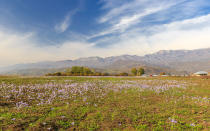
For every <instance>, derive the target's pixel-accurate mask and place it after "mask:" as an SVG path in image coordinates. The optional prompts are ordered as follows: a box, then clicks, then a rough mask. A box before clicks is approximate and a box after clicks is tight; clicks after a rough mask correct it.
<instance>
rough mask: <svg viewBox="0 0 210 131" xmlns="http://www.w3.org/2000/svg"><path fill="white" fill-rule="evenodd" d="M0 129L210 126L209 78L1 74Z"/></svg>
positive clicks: (147, 128) (200, 128)
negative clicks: (19, 75)
mask: <svg viewBox="0 0 210 131" xmlns="http://www.w3.org/2000/svg"><path fill="white" fill-rule="evenodd" d="M0 130H34V131H37V130H129V131H130V130H131V131H132V130H206V131H207V130H210V79H201V78H199V77H193V78H187V77H155V78H136V77H133V78H132V77H35V78H29V77H28V78H26V77H25V78H24V77H23V78H21V77H3V76H2V77H0Z"/></svg>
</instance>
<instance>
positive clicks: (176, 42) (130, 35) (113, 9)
mask: <svg viewBox="0 0 210 131" xmlns="http://www.w3.org/2000/svg"><path fill="white" fill-rule="evenodd" d="M101 3H103V6H102V8H101V10H103V11H105V12H106V13H103V14H102V15H101V16H100V17H97V18H96V19H97V22H96V23H95V24H96V25H97V24H98V25H105V26H103V27H101V28H100V29H99V30H97V31H95V30H94V31H92V33H91V34H87V35H84V34H79V33H78V32H77V33H74V32H71V34H70V35H71V37H67V39H64V40H62V41H61V42H57V43H55V44H53V45H50V44H46V43H43V41H40V40H39V36H38V35H37V34H38V33H39V32H36V31H31V32H26V33H24V32H18V31H15V30H10V29H9V28H0V60H1V61H0V66H7V65H11V64H17V63H29V62H37V61H49V60H50V61H56V60H66V59H76V58H80V57H89V56H101V57H106V56H114V55H122V54H130V55H145V54H148V53H153V52H156V51H158V50H163V49H164V50H171V49H173V50H175V49H198V48H209V47H210V37H209V34H210V14H209V13H203V11H202V10H201V8H202V7H204V5H205V6H208V3H207V1H206V0H200V1H199V2H198V1H195V0H192V1H190V2H187V3H186V0H178V1H174V0H161V1H159V0H132V1H129V2H128V1H126V0H122V1H113V0H101ZM77 12H78V10H77V9H76V10H73V11H72V12H69V13H67V15H66V16H65V18H64V20H63V21H62V22H61V23H59V24H57V25H56V26H55V27H52V28H53V29H54V28H55V29H56V31H57V32H59V33H63V32H65V33H66V31H67V30H68V28H69V26H70V25H71V20H72V18H73V17H72V16H73V15H75V14H76V13H77ZM196 13H197V14H196ZM169 14H170V15H169ZM192 14H194V16H193V15H192ZM171 15H172V16H173V17H172V16H171ZM169 19H170V20H169ZM84 24H85V23H84ZM78 36H82V37H83V38H80V37H78ZM72 37H74V38H72ZM81 39H82V40H81ZM90 41H91V42H90Z"/></svg>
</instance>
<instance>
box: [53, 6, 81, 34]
mask: <svg viewBox="0 0 210 131" xmlns="http://www.w3.org/2000/svg"><path fill="white" fill-rule="evenodd" d="M77 12H78V9H75V10H73V11H70V12H69V13H68V14H67V15H66V16H65V18H64V20H63V21H62V22H61V23H59V24H57V25H55V30H56V31H57V32H59V33H63V32H65V31H66V30H67V29H68V28H69V26H70V25H71V22H72V17H73V16H74V15H75V14H76V13H77Z"/></svg>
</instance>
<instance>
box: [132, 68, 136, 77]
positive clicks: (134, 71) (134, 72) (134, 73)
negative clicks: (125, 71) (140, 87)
mask: <svg viewBox="0 0 210 131" xmlns="http://www.w3.org/2000/svg"><path fill="white" fill-rule="evenodd" d="M131 73H132V74H133V75H134V76H136V75H137V69H136V68H132V69H131Z"/></svg>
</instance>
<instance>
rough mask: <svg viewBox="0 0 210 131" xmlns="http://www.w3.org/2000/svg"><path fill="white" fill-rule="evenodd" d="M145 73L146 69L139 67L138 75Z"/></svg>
mask: <svg viewBox="0 0 210 131" xmlns="http://www.w3.org/2000/svg"><path fill="white" fill-rule="evenodd" d="M143 74H144V69H143V68H139V69H138V75H139V76H141V75H143Z"/></svg>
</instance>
